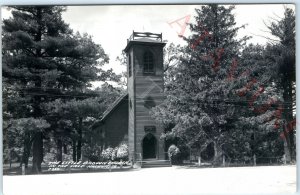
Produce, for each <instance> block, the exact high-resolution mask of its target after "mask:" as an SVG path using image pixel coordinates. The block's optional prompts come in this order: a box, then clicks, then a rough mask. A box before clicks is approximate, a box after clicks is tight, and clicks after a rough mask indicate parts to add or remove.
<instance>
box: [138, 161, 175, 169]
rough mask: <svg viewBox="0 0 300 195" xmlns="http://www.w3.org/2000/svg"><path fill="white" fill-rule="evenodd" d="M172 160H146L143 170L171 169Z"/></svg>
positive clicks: (143, 163)
mask: <svg viewBox="0 0 300 195" xmlns="http://www.w3.org/2000/svg"><path fill="white" fill-rule="evenodd" d="M171 166H172V165H171V162H170V160H157V159H144V160H143V161H142V168H152V167H171Z"/></svg>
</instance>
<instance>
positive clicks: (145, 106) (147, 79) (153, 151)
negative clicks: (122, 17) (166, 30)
mask: <svg viewBox="0 0 300 195" xmlns="http://www.w3.org/2000/svg"><path fill="white" fill-rule="evenodd" d="M165 45H166V43H165V42H163V41H162V34H154V33H148V32H144V33H140V32H133V34H132V35H131V36H130V38H129V39H128V40H127V45H126V47H125V49H124V51H125V53H126V55H127V73H128V74H127V93H126V94H124V95H123V96H121V97H119V98H118V99H117V100H116V101H115V102H114V103H113V104H112V105H111V106H110V107H109V109H108V110H106V111H105V112H104V114H103V116H102V118H101V120H99V121H98V122H96V123H95V124H94V125H93V129H94V132H96V135H95V136H94V138H93V139H94V140H96V142H99V143H101V144H102V145H103V147H108V146H111V147H115V146H117V145H118V144H119V143H120V142H122V141H126V142H128V146H129V159H131V160H133V161H137V160H147V159H148V160H164V159H167V155H166V151H165V143H164V140H163V139H160V136H161V134H162V133H163V131H164V130H163V127H161V126H160V125H159V124H158V123H157V122H156V121H155V120H154V119H153V118H152V117H151V116H150V110H151V108H152V107H154V106H156V105H159V104H160V103H161V102H162V101H163V99H164V94H163V87H164V80H163V76H164V75H163V74H164V72H163V48H164V46H165Z"/></svg>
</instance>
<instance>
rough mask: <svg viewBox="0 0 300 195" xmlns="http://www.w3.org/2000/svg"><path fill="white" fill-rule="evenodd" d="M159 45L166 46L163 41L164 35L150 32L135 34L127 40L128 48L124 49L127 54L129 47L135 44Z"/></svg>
mask: <svg viewBox="0 0 300 195" xmlns="http://www.w3.org/2000/svg"><path fill="white" fill-rule="evenodd" d="M143 43H144V44H145V43H146V44H156V45H157V44H159V45H162V46H164V45H166V43H165V42H163V41H162V33H160V34H155V33H150V32H134V31H133V33H132V35H131V36H130V37H129V39H127V46H126V48H125V49H124V51H125V52H127V50H128V49H129V47H130V46H131V45H133V44H143Z"/></svg>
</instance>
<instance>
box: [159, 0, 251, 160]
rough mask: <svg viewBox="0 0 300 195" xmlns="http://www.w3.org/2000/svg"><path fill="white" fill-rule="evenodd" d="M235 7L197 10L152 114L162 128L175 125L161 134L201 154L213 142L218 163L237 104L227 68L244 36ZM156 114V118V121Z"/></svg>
mask: <svg viewBox="0 0 300 195" xmlns="http://www.w3.org/2000/svg"><path fill="white" fill-rule="evenodd" d="M233 9H234V6H227V7H225V6H220V5H217V4H211V5H207V6H202V7H201V9H196V13H197V14H196V16H195V19H196V24H190V29H191V31H192V35H191V36H190V37H188V38H185V40H186V41H187V43H188V46H187V47H185V49H184V51H183V55H182V57H181V58H180V63H179V65H178V66H177V67H176V70H175V71H174V73H173V77H172V79H173V80H172V81H173V82H170V83H168V84H167V85H166V94H167V98H166V100H165V101H164V103H163V104H162V105H160V106H159V107H156V108H155V109H154V111H153V115H154V117H155V118H157V119H158V120H160V119H161V120H163V121H161V122H162V123H164V124H165V125H166V126H170V124H173V126H174V127H173V128H172V130H171V131H169V132H167V133H166V134H165V136H166V137H167V138H168V137H177V138H180V140H181V142H184V143H185V144H187V145H188V146H189V147H196V148H198V150H199V152H200V153H201V152H202V151H203V150H205V149H206V148H207V146H208V145H210V144H211V143H213V146H214V150H213V151H212V152H211V154H210V155H212V156H213V157H214V161H215V162H216V163H217V162H219V161H220V157H221V155H222V154H225V153H224V151H223V147H224V145H225V144H226V142H227V141H228V139H227V138H228V134H229V132H230V131H231V130H232V128H233V126H232V124H233V121H234V120H235V118H236V117H237V116H238V115H237V114H236V113H237V112H238V108H239V107H237V106H236V103H235V102H234V101H232V99H234V98H236V94H235V93H234V90H233V85H232V82H229V79H228V77H229V76H230V75H229V74H230V68H231V67H232V66H234V64H235V63H236V62H237V61H238V59H239V57H240V51H241V50H242V48H243V47H244V44H245V41H246V40H247V39H248V37H244V38H242V39H237V38H236V35H237V32H238V30H239V29H240V28H243V27H244V26H241V27H236V23H235V19H234V16H233V14H232V10H233ZM159 118H160V119H159Z"/></svg>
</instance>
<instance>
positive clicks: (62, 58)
mask: <svg viewBox="0 0 300 195" xmlns="http://www.w3.org/2000/svg"><path fill="white" fill-rule="evenodd" d="M65 10H66V8H65V7H61V6H22V7H21V6H14V7H12V17H11V18H9V19H6V20H4V21H3V24H4V25H3V50H2V51H3V77H4V78H6V79H5V80H4V82H6V84H7V86H8V88H13V89H14V92H15V93H16V94H17V95H18V96H17V97H19V100H18V102H15V104H14V105H9V106H8V107H11V110H10V112H12V113H17V112H16V110H17V106H16V105H19V104H20V105H22V106H24V105H26V106H25V107H26V109H25V110H26V111H27V112H26V114H25V115H26V117H33V118H34V119H37V118H40V117H43V116H45V113H44V112H43V110H42V109H41V104H43V103H47V102H51V101H54V100H55V99H57V98H58V97H62V98H64V99H72V98H73V97H82V96H83V97H84V96H85V95H83V94H84V91H85V90H86V88H87V87H89V86H91V84H90V81H96V80H106V79H109V78H112V77H115V76H116V75H114V74H113V73H112V71H111V70H110V71H104V70H102V69H101V66H102V65H103V64H104V63H106V62H108V56H107V55H106V54H105V53H104V50H103V49H102V47H101V46H100V45H97V44H95V43H94V42H93V40H92V38H91V37H90V36H88V35H86V34H85V35H83V36H82V35H80V34H79V33H76V34H74V33H73V32H72V30H71V29H70V28H69V26H68V25H67V24H66V23H65V22H64V21H63V20H62V16H61V14H62V12H63V11H65ZM115 78H116V77H115ZM15 100H16V99H15ZM4 101H8V100H5V99H4ZM16 117H19V116H18V115H15V116H14V118H16ZM44 136H45V134H44V133H43V132H41V131H37V132H35V134H34V139H33V153H32V154H33V167H32V170H33V171H34V172H40V171H41V163H42V161H43V138H44Z"/></svg>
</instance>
